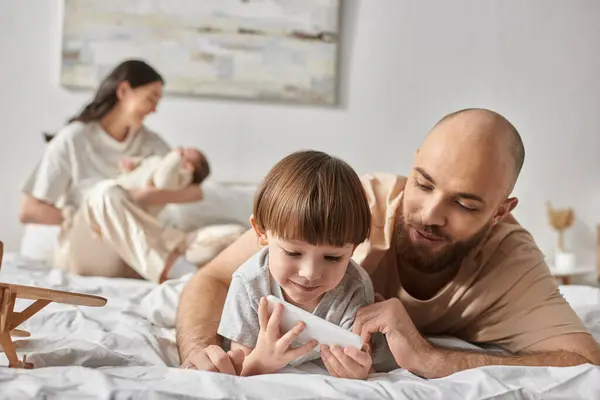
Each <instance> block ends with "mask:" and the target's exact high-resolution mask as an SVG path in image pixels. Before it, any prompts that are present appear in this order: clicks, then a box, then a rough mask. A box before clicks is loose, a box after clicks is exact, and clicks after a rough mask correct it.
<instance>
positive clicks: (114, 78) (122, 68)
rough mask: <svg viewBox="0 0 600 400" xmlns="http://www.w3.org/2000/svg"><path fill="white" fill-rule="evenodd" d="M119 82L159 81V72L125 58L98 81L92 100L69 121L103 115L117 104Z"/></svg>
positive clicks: (98, 117)
mask: <svg viewBox="0 0 600 400" xmlns="http://www.w3.org/2000/svg"><path fill="white" fill-rule="evenodd" d="M121 82H129V85H130V86H131V87H132V88H136V87H139V86H144V85H147V84H149V83H154V82H161V83H164V79H163V78H162V76H160V74H159V73H158V72H157V71H156V70H155V69H154V68H152V67H151V66H150V65H148V64H147V63H146V62H144V61H141V60H127V61H124V62H122V63H121V64H119V65H117V66H116V67H115V69H113V70H112V72H111V73H110V74H108V75H107V76H106V77H105V78H104V80H103V81H102V82H101V83H100V86H99V87H98V90H97V91H96V96H95V97H94V100H92V101H91V103H89V104H88V105H87V106H85V107H84V108H83V110H81V112H80V113H79V114H78V115H76V116H74V117H73V118H71V119H70V120H69V122H73V121H80V122H92V121H98V120H99V119H101V118H102V117H104V116H105V115H106V114H108V112H109V111H110V110H112V108H113V107H114V106H115V105H116V104H117V88H118V86H119V84H120V83H121Z"/></svg>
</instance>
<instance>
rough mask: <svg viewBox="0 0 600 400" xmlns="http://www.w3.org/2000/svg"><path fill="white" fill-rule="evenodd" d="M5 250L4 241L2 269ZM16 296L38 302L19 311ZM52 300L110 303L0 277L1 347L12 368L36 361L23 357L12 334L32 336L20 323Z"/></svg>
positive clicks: (0, 250) (91, 304) (0, 245)
mask: <svg viewBox="0 0 600 400" xmlns="http://www.w3.org/2000/svg"><path fill="white" fill-rule="evenodd" d="M3 254H4V244H3V243H2V242H1V241H0V269H1V268H2V256H3ZM16 299H27V300H34V302H33V303H32V304H30V305H29V306H28V307H26V308H25V309H24V310H23V311H20V312H16V311H15V310H14V307H15V301H16ZM52 302H56V303H64V304H73V305H77V306H88V307H102V306H104V305H105V304H106V299H105V298H103V297H99V296H93V295H89V294H81V293H72V292H64V291H60V290H52V289H44V288H39V287H33V286H21V285H13V284H10V283H3V282H1V281H0V347H1V348H2V350H3V351H4V353H5V354H6V357H7V358H8V362H9V364H8V366H9V368H26V369H31V368H33V364H32V363H29V362H27V356H26V355H24V356H23V361H21V360H19V358H18V357H17V350H16V347H15V344H14V343H13V341H12V338H11V335H12V336H17V337H29V336H30V334H29V332H27V331H24V330H21V329H17V327H18V326H19V325H21V324H22V323H23V322H25V321H27V320H28V319H29V318H31V317H33V316H34V315H35V314H37V313H38V312H39V311H41V310H42V309H43V308H44V307H46V306H47V305H48V304H50V303H52Z"/></svg>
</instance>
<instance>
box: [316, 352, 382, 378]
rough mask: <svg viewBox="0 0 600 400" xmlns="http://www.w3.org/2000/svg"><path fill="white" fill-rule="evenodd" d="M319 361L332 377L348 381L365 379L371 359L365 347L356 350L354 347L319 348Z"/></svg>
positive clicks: (369, 368)
mask: <svg viewBox="0 0 600 400" xmlns="http://www.w3.org/2000/svg"><path fill="white" fill-rule="evenodd" d="M321 359H322V360H323V363H324V364H325V367H326V368H327V371H329V373H330V374H331V375H332V376H335V377H338V378H349V379H365V378H366V377H367V376H368V375H369V372H371V366H372V363H373V359H372V358H371V354H370V353H369V351H368V349H367V347H366V346H365V347H363V349H362V350H357V349H355V348H354V347H346V348H342V347H340V346H331V348H330V347H329V346H326V345H323V346H321Z"/></svg>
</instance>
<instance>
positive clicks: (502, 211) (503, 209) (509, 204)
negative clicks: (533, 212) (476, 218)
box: [492, 197, 519, 225]
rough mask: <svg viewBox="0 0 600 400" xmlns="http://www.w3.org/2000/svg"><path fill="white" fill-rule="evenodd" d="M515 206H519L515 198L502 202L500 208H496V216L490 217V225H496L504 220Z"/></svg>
mask: <svg viewBox="0 0 600 400" xmlns="http://www.w3.org/2000/svg"><path fill="white" fill-rule="evenodd" d="M517 204H519V199H517V198H516V197H511V198H508V199H506V200H504V202H502V204H501V205H500V208H498V211H496V214H495V215H494V216H493V217H492V223H493V224H494V225H496V224H497V223H498V222H500V221H502V220H503V219H504V218H506V217H507V216H508V215H509V214H510V213H511V212H512V211H513V210H514V209H515V208H516V207H517Z"/></svg>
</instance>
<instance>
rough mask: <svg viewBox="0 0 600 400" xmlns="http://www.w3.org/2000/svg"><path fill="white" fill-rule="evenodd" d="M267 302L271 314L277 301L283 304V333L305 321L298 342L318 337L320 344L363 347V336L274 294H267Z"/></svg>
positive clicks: (306, 341) (303, 342) (305, 341)
mask: <svg viewBox="0 0 600 400" xmlns="http://www.w3.org/2000/svg"><path fill="white" fill-rule="evenodd" d="M267 303H268V308H269V315H270V314H271V313H272V312H273V310H274V309H275V305H276V304H277V303H280V304H283V314H282V318H281V319H282V322H281V327H280V328H281V334H282V335H283V334H284V333H285V332H287V331H289V330H290V329H292V328H293V327H294V326H295V325H296V324H297V323H298V322H300V321H302V322H304V323H305V325H306V328H305V329H304V331H303V332H302V333H301V334H300V335H299V336H298V338H297V341H298V343H301V344H305V343H308V342H309V341H310V340H311V339H316V340H317V341H318V342H319V344H320V345H322V344H325V345H328V346H332V345H334V344H337V345H339V346H341V347H354V348H356V349H358V350H360V349H361V348H362V338H361V337H360V336H359V335H357V334H355V333H353V332H351V331H348V330H346V329H344V328H341V327H339V326H337V325H335V324H332V323H331V322H329V321H326V320H324V319H323V318H319V317H317V316H316V315H314V314H311V313H309V312H308V311H305V310H303V309H301V308H299V307H296V306H294V305H293V304H290V303H288V302H286V301H283V300H281V299H279V298H277V297H275V296H273V295H269V296H267Z"/></svg>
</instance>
